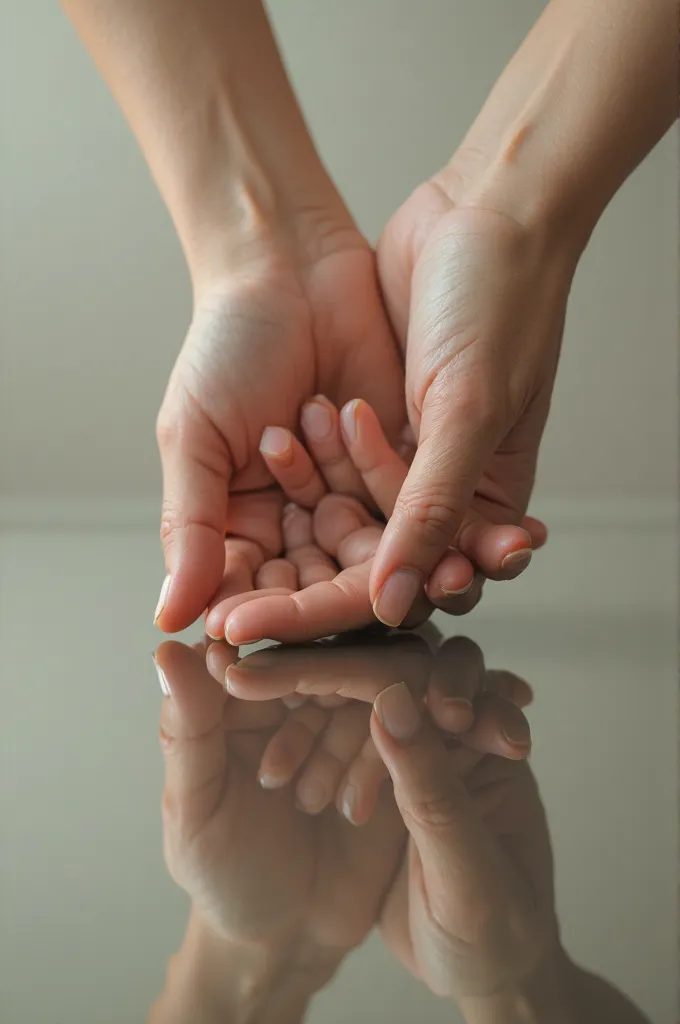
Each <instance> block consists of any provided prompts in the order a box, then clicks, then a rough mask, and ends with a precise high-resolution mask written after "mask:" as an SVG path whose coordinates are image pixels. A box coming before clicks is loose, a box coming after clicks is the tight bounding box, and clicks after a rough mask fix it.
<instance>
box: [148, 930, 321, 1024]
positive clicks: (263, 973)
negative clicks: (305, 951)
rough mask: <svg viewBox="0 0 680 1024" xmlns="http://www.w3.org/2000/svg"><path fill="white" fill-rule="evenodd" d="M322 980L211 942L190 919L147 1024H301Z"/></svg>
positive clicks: (207, 932)
mask: <svg viewBox="0 0 680 1024" xmlns="http://www.w3.org/2000/svg"><path fill="white" fill-rule="evenodd" d="M328 973H330V972H328ZM327 980H328V976H327V974H324V975H323V976H322V975H321V973H319V975H316V974H313V972H310V975H309V976H306V977H304V978H303V977H301V976H300V975H299V974H298V973H296V972H294V971H291V970H290V969H289V967H288V965H287V964H286V963H285V959H278V958H277V957H276V956H274V955H271V954H267V953H266V952H265V951H263V950H262V949H258V950H247V949H245V948H243V947H240V946H237V945H235V944H234V943H232V942H229V941H228V940H227V939H223V938H221V937H218V936H216V935H215V933H214V932H212V931H210V930H209V929H208V928H206V927H205V926H204V925H203V924H202V923H201V921H200V919H199V918H198V917H197V915H196V914H195V913H193V914H192V916H191V918H190V920H189V926H188V928H187V933H186V936H185V938H184V943H183V944H182V948H181V949H180V951H179V952H178V953H177V954H176V955H175V956H174V957H172V959H171V960H170V964H169V967H168V972H167V977H166V984H165V989H164V990H163V992H162V993H161V995H160V996H159V997H158V999H157V1000H156V1002H155V1003H154V1004H153V1006H152V1007H151V1010H150V1012H149V1018H148V1024H187V1022H189V1021H190V1022H191V1024H235V1022H236V1021H238V1022H243V1024H255V1022H257V1024H301V1022H302V1020H303V1019H304V1017H305V1013H306V1011H307V1007H308V1005H309V1003H310V1000H311V998H312V996H313V995H314V994H315V992H317V991H318V990H319V989H320V988H321V987H322V986H323V985H324V984H325V983H326V981H327Z"/></svg>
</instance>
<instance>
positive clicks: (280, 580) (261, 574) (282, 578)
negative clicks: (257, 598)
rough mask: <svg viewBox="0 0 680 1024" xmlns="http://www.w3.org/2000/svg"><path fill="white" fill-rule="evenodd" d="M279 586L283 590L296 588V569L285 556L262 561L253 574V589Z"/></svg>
mask: <svg viewBox="0 0 680 1024" xmlns="http://www.w3.org/2000/svg"><path fill="white" fill-rule="evenodd" d="M279 587H282V588H283V589H284V590H297V589H298V574H297V569H296V568H295V566H294V565H293V563H292V562H290V561H288V560H287V559H286V558H272V559H270V560H269V561H268V562H264V563H263V564H262V566H261V567H260V569H259V570H258V572H257V575H256V576H255V590H268V589H271V588H279Z"/></svg>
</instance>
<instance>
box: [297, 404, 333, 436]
mask: <svg viewBox="0 0 680 1024" xmlns="http://www.w3.org/2000/svg"><path fill="white" fill-rule="evenodd" d="M300 420H301V422H302V427H303V430H304V432H305V434H306V435H307V436H308V437H309V438H311V440H312V441H323V440H325V438H327V437H329V436H330V433H331V431H332V429H333V418H332V416H331V413H330V409H329V408H328V406H327V405H325V404H322V403H321V402H308V403H307V405H305V406H303V409H302V413H301V414H300Z"/></svg>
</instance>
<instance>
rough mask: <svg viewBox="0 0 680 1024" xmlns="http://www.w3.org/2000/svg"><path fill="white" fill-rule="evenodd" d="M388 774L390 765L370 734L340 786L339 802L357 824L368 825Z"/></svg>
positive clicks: (342, 812)
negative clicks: (387, 766)
mask: <svg viewBox="0 0 680 1024" xmlns="http://www.w3.org/2000/svg"><path fill="white" fill-rule="evenodd" d="M369 727H370V726H369ZM387 778H388V771H387V768H386V767H385V765H384V763H383V761H382V758H381V757H380V756H379V754H378V751H377V750H376V748H375V743H374V742H373V740H372V738H371V736H370V735H369V736H368V737H367V739H366V740H365V742H364V744H363V746H362V748H361V751H360V752H359V754H358V755H357V756H356V757H355V758H354V760H353V762H352V764H351V765H350V766H349V769H348V771H347V773H346V774H345V777H344V779H343V780H342V783H341V785H340V787H339V788H338V795H337V799H336V806H337V808H338V810H339V811H340V813H341V814H343V815H344V816H345V818H347V820H348V821H351V823H352V824H353V825H364V824H365V823H366V822H367V821H368V819H369V818H370V817H371V815H372V813H373V811H374V809H375V805H376V803H377V802H378V797H379V795H380V789H381V787H382V784H383V782H384V781H385V780H386V779H387Z"/></svg>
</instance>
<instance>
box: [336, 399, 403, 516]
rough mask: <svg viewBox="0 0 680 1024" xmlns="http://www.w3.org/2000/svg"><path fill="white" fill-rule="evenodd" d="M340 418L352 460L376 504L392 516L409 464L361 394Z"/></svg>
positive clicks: (384, 512) (344, 408)
mask: <svg viewBox="0 0 680 1024" xmlns="http://www.w3.org/2000/svg"><path fill="white" fill-rule="evenodd" d="M340 420H341V424H342V436H343V438H344V441H345V445H346V446H347V450H348V452H349V454H350V456H351V459H352V462H353V463H354V465H355V466H356V468H357V469H358V470H359V472H360V473H361V476H362V479H363V481H364V484H365V485H366V488H367V489H368V492H369V494H370V495H371V497H372V498H373V500H374V501H375V503H376V505H377V506H378V508H379V509H380V511H381V512H382V514H383V515H384V516H385V518H386V519H389V517H390V516H391V515H392V510H393V509H394V503H395V501H396V500H397V497H398V495H399V491H400V489H401V487H402V485H403V483H404V480H405V479H406V474H407V472H408V466H407V464H406V463H405V462H404V460H403V459H402V458H401V457H400V456H399V455H397V453H396V452H395V451H394V449H393V448H392V447H391V446H390V443H389V441H388V440H387V438H386V437H385V434H384V433H383V429H382V427H381V425H380V421H379V420H378V417H377V416H376V414H375V413H374V411H373V409H372V408H371V406H370V405H369V404H368V403H367V402H364V401H363V400H362V399H360V398H356V399H354V401H352V402H348V403H347V405H345V406H344V407H343V409H342V411H341V413H340Z"/></svg>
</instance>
